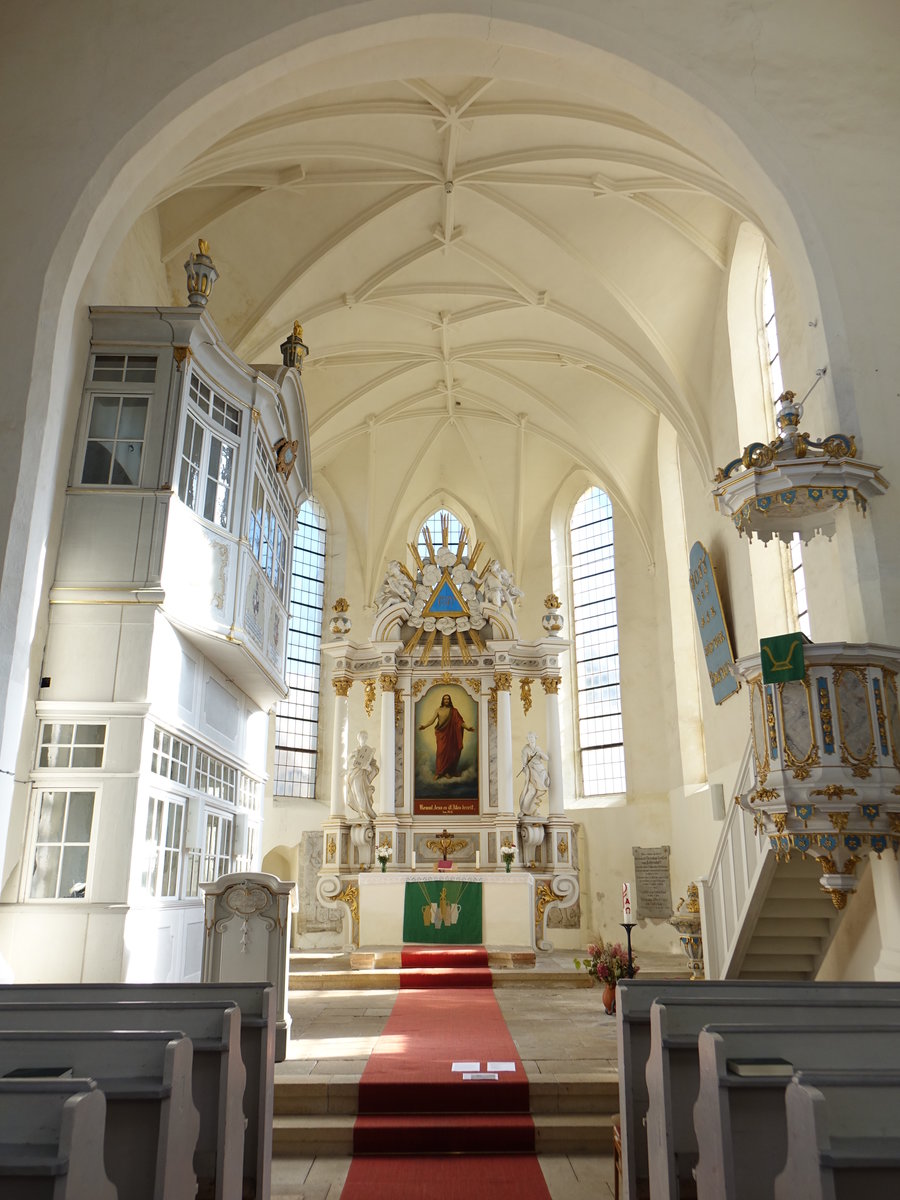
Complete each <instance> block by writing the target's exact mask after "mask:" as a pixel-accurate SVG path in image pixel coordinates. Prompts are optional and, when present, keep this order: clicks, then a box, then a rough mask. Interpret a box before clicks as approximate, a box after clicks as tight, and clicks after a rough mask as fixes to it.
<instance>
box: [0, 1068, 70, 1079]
mask: <svg viewBox="0 0 900 1200" xmlns="http://www.w3.org/2000/svg"><path fill="white" fill-rule="evenodd" d="M3 1078H4V1079H71V1078H72V1068H71V1067H16V1069H15V1070H14V1071H7V1072H6V1074H5V1075H4V1076H3Z"/></svg>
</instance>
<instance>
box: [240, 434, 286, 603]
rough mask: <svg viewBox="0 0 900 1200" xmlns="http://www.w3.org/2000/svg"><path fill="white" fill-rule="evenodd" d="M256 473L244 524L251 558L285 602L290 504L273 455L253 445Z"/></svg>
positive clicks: (263, 448) (258, 445) (262, 445)
mask: <svg viewBox="0 0 900 1200" xmlns="http://www.w3.org/2000/svg"><path fill="white" fill-rule="evenodd" d="M256 468H257V469H256V474H255V475H254V477H253V496H252V499H251V503H250V517H249V521H248V524H247V540H248V541H249V543H250V549H251V551H252V552H253V556H254V558H255V559H256V560H257V562H258V563H259V565H260V567H262V570H263V572H264V574H265V576H266V578H267V579H268V580H269V582H270V583H271V584H272V587H273V588H274V589H275V591H276V593H277V595H278V597H279V599H280V600H281V601H282V602H284V600H285V596H286V591H287V583H288V577H287V576H288V561H287V560H288V547H289V546H290V538H289V537H288V532H287V531H288V530H289V529H290V528H291V526H292V525H293V517H292V514H291V509H290V505H289V504H288V502H287V499H286V498H285V495H284V491H283V485H282V483H281V481H280V479H279V476H278V473H277V471H276V470H275V465H274V460H273V458H272V454H271V452H270V451H268V450H267V449H266V447H265V445H264V444H263V441H262V439H261V438H260V440H259V441H258V442H257V443H256Z"/></svg>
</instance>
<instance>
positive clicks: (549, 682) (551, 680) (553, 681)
mask: <svg viewBox="0 0 900 1200" xmlns="http://www.w3.org/2000/svg"><path fill="white" fill-rule="evenodd" d="M561 683H562V679H561V678H560V676H559V675H548V676H547V677H546V678H544V679H542V680H541V687H542V688H543V689H544V694H545V695H547V696H556V695H557V694H558V693H559V685H560V684H561Z"/></svg>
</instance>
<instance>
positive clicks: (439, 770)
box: [434, 708, 464, 778]
mask: <svg viewBox="0 0 900 1200" xmlns="http://www.w3.org/2000/svg"><path fill="white" fill-rule="evenodd" d="M463 729H464V723H463V719H462V716H461V714H460V712H459V709H456V708H451V710H450V718H449V720H447V721H445V722H444V726H443V728H441V727H440V726H439V725H436V726H435V728H434V740H435V743H436V746H435V752H434V774H435V778H438V777H439V776H441V775H455V774H456V773H457V767H458V766H459V756H460V754H462V745H463Z"/></svg>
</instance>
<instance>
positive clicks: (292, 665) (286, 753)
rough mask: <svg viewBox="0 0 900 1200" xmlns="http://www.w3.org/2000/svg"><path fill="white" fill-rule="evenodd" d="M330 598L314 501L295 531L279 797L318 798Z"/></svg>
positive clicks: (278, 728) (279, 732) (280, 717)
mask: <svg viewBox="0 0 900 1200" xmlns="http://www.w3.org/2000/svg"><path fill="white" fill-rule="evenodd" d="M324 599H325V512H324V509H323V508H322V506H321V505H320V504H318V503H317V502H316V501H315V500H312V499H310V500H307V501H306V503H305V504H304V505H303V506H302V508H301V509H300V514H299V516H298V518H297V524H296V526H295V528H294V557H293V563H292V568H291V615H290V620H289V622H288V635H287V672H286V676H287V683H288V687H289V688H290V692H289V693H288V696H287V699H285V700H284V701H282V703H281V704H279V706H278V710H277V713H276V717H275V795H276V796H296V797H300V798H304V799H308V800H311V799H313V798H314V797H315V794H316V764H317V744H318V730H319V679H320V675H321V660H322V655H321V646H322V614H323V608H324Z"/></svg>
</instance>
